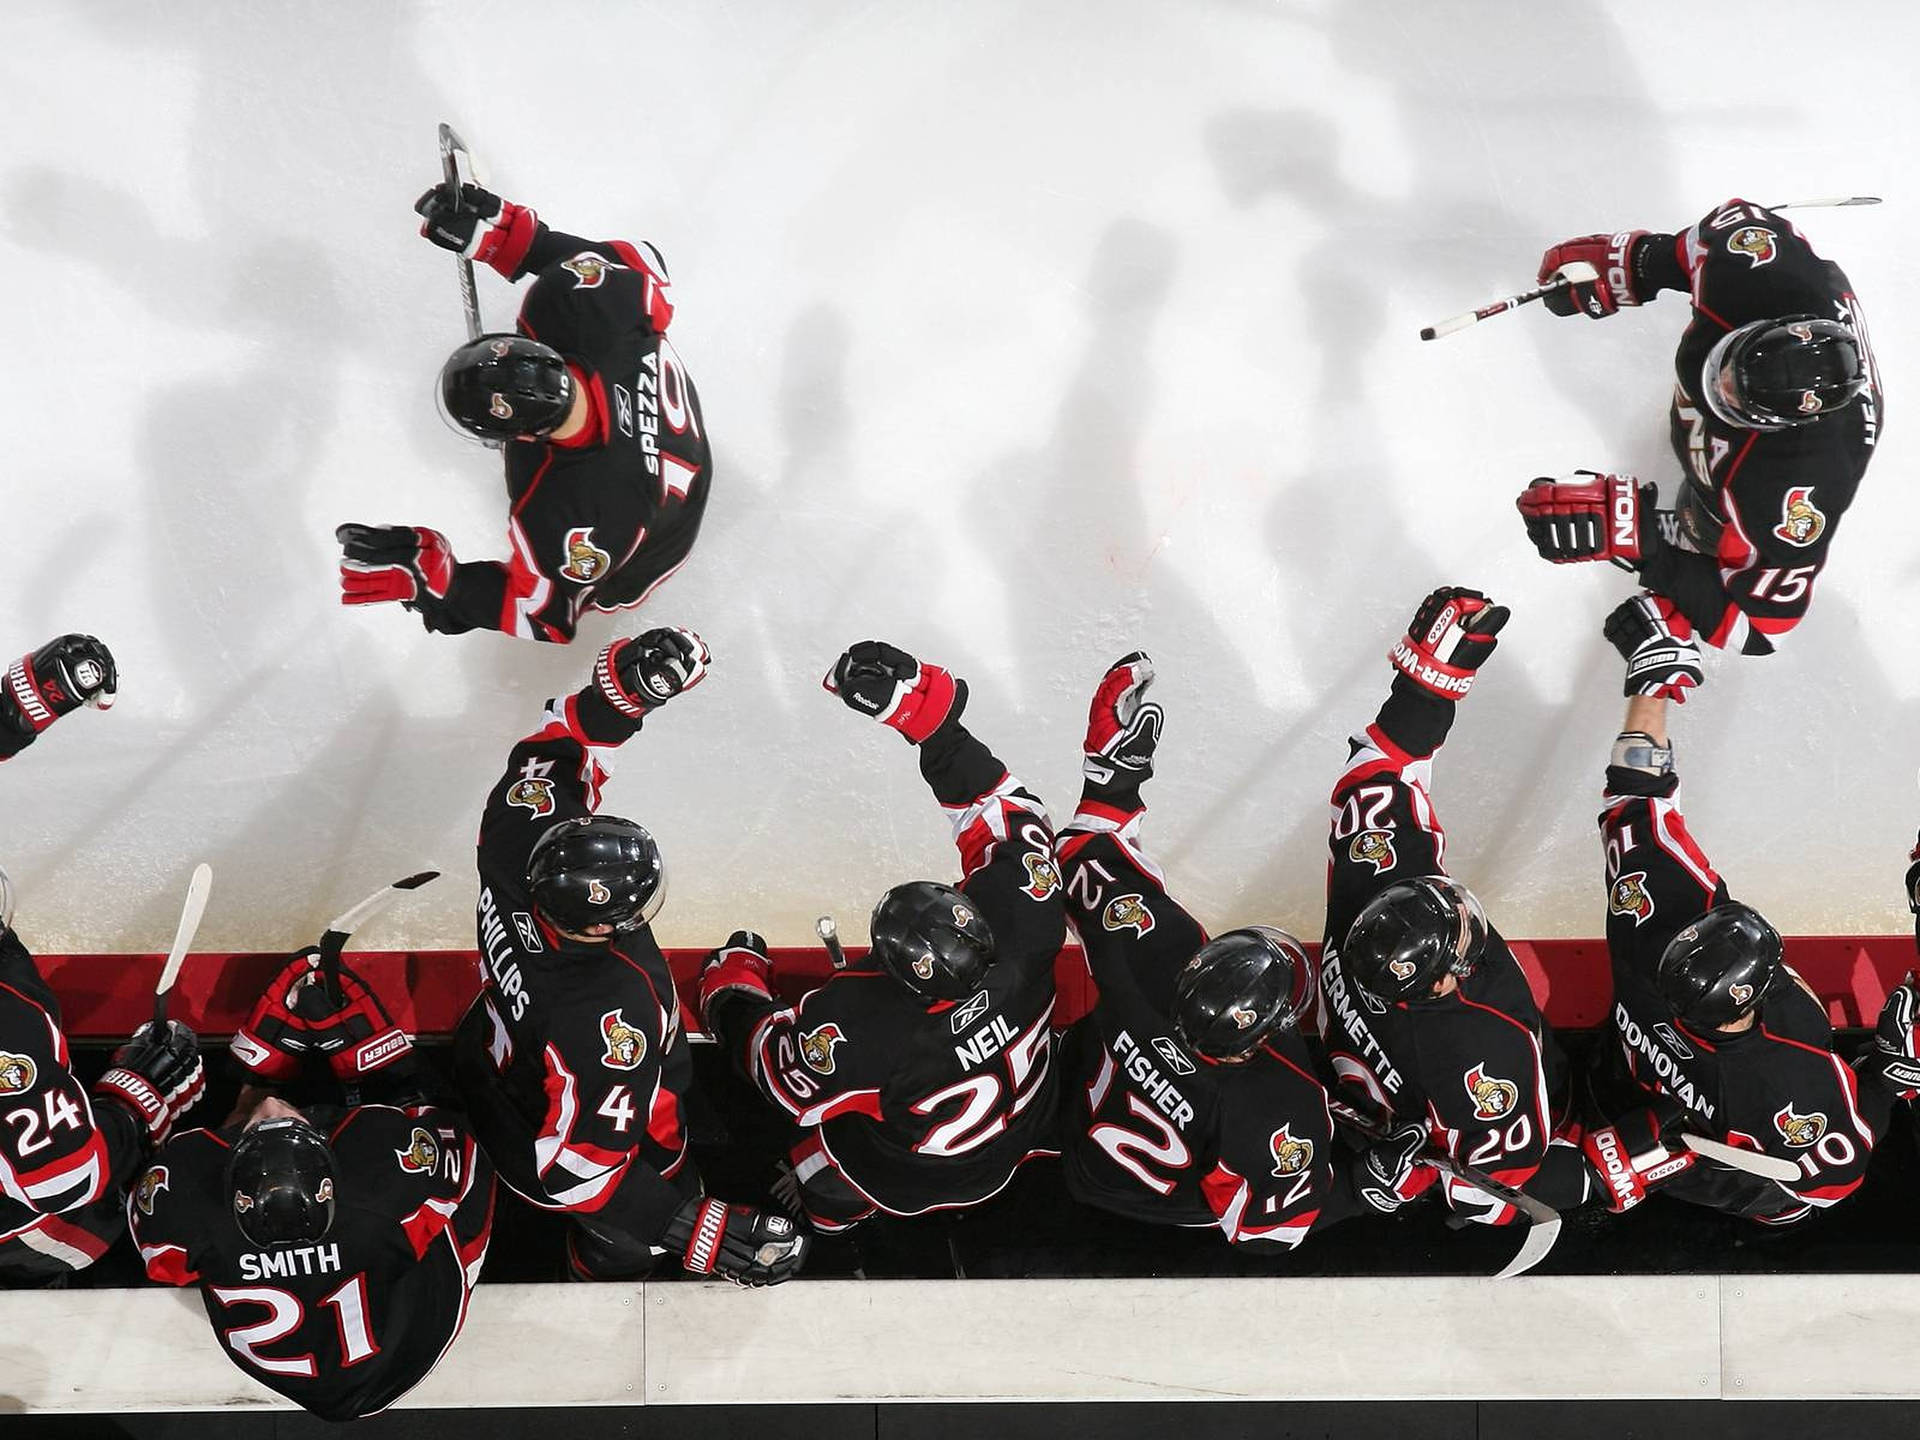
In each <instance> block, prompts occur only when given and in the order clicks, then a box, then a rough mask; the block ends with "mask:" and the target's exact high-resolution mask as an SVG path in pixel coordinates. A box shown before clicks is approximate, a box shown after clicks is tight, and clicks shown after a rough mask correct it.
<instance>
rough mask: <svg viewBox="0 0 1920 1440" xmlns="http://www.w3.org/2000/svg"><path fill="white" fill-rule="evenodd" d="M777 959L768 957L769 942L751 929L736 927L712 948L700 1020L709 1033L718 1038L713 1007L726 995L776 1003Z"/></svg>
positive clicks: (702, 972) (704, 967)
mask: <svg viewBox="0 0 1920 1440" xmlns="http://www.w3.org/2000/svg"><path fill="white" fill-rule="evenodd" d="M772 968H773V962H772V961H771V960H769V959H768V958H767V942H766V941H764V940H762V939H761V938H760V937H759V936H758V935H756V934H754V933H753V932H752V931H751V930H736V931H734V932H733V934H731V935H729V936H728V937H727V943H726V944H725V945H722V946H721V947H720V948H719V949H718V950H714V951H710V952H709V953H708V955H707V958H706V960H705V961H704V962H703V963H702V965H701V967H700V1002H699V1003H700V1023H701V1024H702V1025H704V1026H705V1027H706V1031H707V1034H709V1035H712V1036H715V1037H718V1036H719V1035H720V1033H721V1032H720V1030H719V1027H717V1026H716V1025H715V1024H714V1017H713V1007H714V1005H715V1003H716V1002H717V1001H719V1000H720V999H721V998H722V997H723V996H726V995H745V996H747V997H749V998H751V999H753V1000H758V1001H762V1002H766V1003H769V1004H770V1003H772V1000H773V984H772Z"/></svg>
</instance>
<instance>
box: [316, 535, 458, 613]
mask: <svg viewBox="0 0 1920 1440" xmlns="http://www.w3.org/2000/svg"><path fill="white" fill-rule="evenodd" d="M333 538H334V539H335V540H337V541H339V542H340V552H341V558H340V603H341V604H342V605H374V604H378V603H379V602H381V601H383V600H408V601H426V602H433V601H440V600H445V599H446V598H447V587H448V586H450V585H451V584H453V567H454V565H455V563H456V562H455V560H454V558H453V550H452V549H451V548H450V547H449V546H448V544H447V537H446V536H444V535H442V534H441V533H440V532H439V531H438V530H426V529H422V528H420V527H419V526H416V525H351V524H349V525H342V526H340V527H338V528H337V529H336V530H335V531H334V532H333Z"/></svg>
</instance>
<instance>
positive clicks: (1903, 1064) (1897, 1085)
mask: <svg viewBox="0 0 1920 1440" xmlns="http://www.w3.org/2000/svg"><path fill="white" fill-rule="evenodd" d="M1916 1015H1920V986H1917V985H1916V983H1915V981H1914V976H1913V972H1912V971H1911V970H1909V971H1908V972H1907V973H1906V976H1905V978H1903V979H1902V980H1901V981H1900V983H1899V984H1898V985H1896V986H1894V987H1893V989H1892V990H1890V991H1888V992H1887V1003H1886V1004H1884V1005H1882V1006H1881V1007H1880V1021H1879V1023H1878V1024H1877V1025H1875V1026H1874V1027H1873V1049H1872V1050H1870V1051H1868V1052H1867V1054H1866V1056H1865V1057H1864V1058H1865V1064H1866V1065H1870V1066H1871V1067H1872V1068H1873V1070H1874V1072H1875V1073H1877V1074H1878V1075H1879V1076H1880V1079H1881V1081H1882V1082H1883V1083H1884V1084H1885V1085H1886V1087H1887V1088H1888V1089H1889V1090H1891V1091H1892V1092H1893V1093H1894V1096H1895V1098H1897V1099H1900V1100H1912V1099H1914V1098H1915V1097H1916V1096H1920V1051H1917V1050H1916V1049H1915V1048H1914V1036H1913V1027H1914V1019H1915V1016H1916Z"/></svg>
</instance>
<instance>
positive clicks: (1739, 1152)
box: [1680, 1135, 1802, 1185]
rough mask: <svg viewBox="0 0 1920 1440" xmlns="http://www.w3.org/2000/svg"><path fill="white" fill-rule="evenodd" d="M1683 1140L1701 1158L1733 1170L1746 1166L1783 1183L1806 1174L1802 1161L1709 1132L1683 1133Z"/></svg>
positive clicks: (1746, 1168)
mask: <svg viewBox="0 0 1920 1440" xmlns="http://www.w3.org/2000/svg"><path fill="white" fill-rule="evenodd" d="M1680 1143H1681V1144H1683V1145H1685V1146H1686V1147H1687V1148H1688V1149H1689V1150H1691V1151H1693V1153H1694V1154H1696V1155H1698V1156H1699V1157H1700V1158H1701V1159H1703V1160H1713V1161H1716V1162H1718V1163H1719V1164H1721V1165H1725V1166H1726V1167H1727V1168H1728V1169H1730V1170H1744V1171H1746V1172H1747V1173H1748V1174H1749V1175H1758V1176H1761V1177H1762V1178H1763V1179H1767V1180H1777V1181H1779V1182H1780V1183H1781V1184H1783V1185H1790V1184H1792V1183H1793V1182H1794V1181H1796V1180H1799V1179H1801V1178H1802V1175H1801V1171H1800V1167H1799V1166H1798V1165H1796V1164H1794V1163H1793V1162H1792V1161H1791V1160H1782V1159H1781V1158H1780V1157H1779V1156H1778V1155H1766V1154H1763V1153H1761V1152H1760V1151H1758V1150H1744V1149H1742V1148H1740V1147H1739V1146H1737V1145H1727V1144H1723V1143H1722V1142H1721V1141H1718V1140H1714V1139H1710V1138H1709V1137H1707V1136H1705V1135H1682V1136H1681V1137H1680Z"/></svg>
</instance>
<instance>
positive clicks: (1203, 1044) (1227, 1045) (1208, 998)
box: [1171, 925, 1313, 1060]
mask: <svg viewBox="0 0 1920 1440" xmlns="http://www.w3.org/2000/svg"><path fill="white" fill-rule="evenodd" d="M1312 991H1313V965H1312V962H1310V961H1309V960H1308V959H1307V952H1306V948H1305V947H1304V946H1303V945H1301V943H1300V942H1299V941H1298V940H1296V939H1294V938H1293V936H1291V935H1289V934H1287V932H1286V931H1284V930H1277V929H1275V928H1274V927H1273V926H1271V925H1248V926H1246V927H1245V928H1244V929H1240V930H1229V931H1227V933H1226V934H1224V935H1216V936H1215V937H1214V938H1213V939H1211V940H1209V941H1208V942H1207V943H1206V944H1204V945H1202V946H1201V947H1200V948H1199V949H1198V950H1196V951H1194V953H1193V958H1192V959H1191V960H1189V961H1187V963H1186V965H1185V966H1184V967H1183V968H1182V969H1181V971H1180V975H1179V978H1178V979H1176V980H1175V981H1174V985H1173V1014H1172V1017H1171V1018H1172V1020H1173V1033H1174V1036H1175V1037H1176V1038H1177V1039H1178V1040H1179V1041H1180V1043H1181V1044H1182V1045H1184V1046H1186V1047H1187V1049H1189V1050H1191V1051H1193V1052H1194V1054H1196V1055H1204V1056H1206V1057H1207V1058H1208V1059H1209V1060H1238V1059H1240V1058H1242V1057H1243V1056H1246V1055H1250V1054H1252V1053H1253V1051H1254V1050H1255V1049H1256V1048H1257V1047H1258V1046H1259V1045H1261V1044H1262V1043H1263V1042H1264V1041H1266V1040H1267V1039H1268V1038H1269V1037H1270V1036H1272V1035H1275V1034H1278V1033H1279V1032H1280V1031H1282V1030H1285V1029H1287V1028H1288V1027H1289V1026H1291V1025H1292V1024H1293V1023H1294V1022H1295V1021H1297V1020H1298V1019H1299V1018H1300V1016H1301V1014H1302V1013H1303V1012H1304V1011H1305V1010H1306V1008H1307V1003H1308V998H1309V996H1310V995H1311V994H1312Z"/></svg>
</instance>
